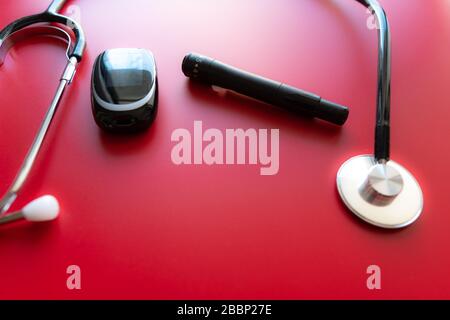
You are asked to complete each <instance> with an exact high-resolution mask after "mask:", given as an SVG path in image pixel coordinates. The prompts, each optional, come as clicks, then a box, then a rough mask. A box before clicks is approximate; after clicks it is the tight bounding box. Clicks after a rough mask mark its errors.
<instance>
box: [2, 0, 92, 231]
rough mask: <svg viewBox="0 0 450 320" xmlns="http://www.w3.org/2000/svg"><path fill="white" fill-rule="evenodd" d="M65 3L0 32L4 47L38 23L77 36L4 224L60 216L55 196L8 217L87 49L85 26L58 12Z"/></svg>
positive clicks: (6, 203)
mask: <svg viewBox="0 0 450 320" xmlns="http://www.w3.org/2000/svg"><path fill="white" fill-rule="evenodd" d="M64 3H65V1H61V0H57V1H53V2H52V4H51V5H50V7H49V8H48V9H47V10H46V11H45V12H43V13H40V14H36V15H31V16H27V17H24V18H21V19H18V20H16V21H14V22H12V23H10V24H9V25H8V26H6V28H4V29H3V30H1V31H0V46H2V45H7V43H5V40H6V39H7V38H9V36H11V35H13V34H15V33H16V32H17V31H20V30H22V29H24V28H27V27H30V26H32V25H34V24H38V23H47V24H46V26H48V23H52V22H54V23H60V24H64V25H65V26H67V27H69V28H70V29H72V30H73V33H74V35H75V44H74V47H73V48H71V46H70V41H69V49H68V50H69V51H68V58H69V60H68V61H67V64H66V67H65V69H64V72H63V74H62V76H61V78H60V81H59V85H58V87H57V89H56V93H55V95H54V97H53V100H52V102H51V104H50V106H49V107H48V110H47V113H46V114H45V117H44V120H43V121H42V124H41V126H40V128H39V130H38V132H37V134H36V137H35V139H34V141H33V143H32V145H31V147H30V149H29V151H28V153H27V155H26V157H25V159H24V161H23V163H22V166H21V167H20V169H19V171H18V173H17V175H16V177H15V178H14V180H13V182H12V184H11V186H10V187H9V190H8V192H7V193H6V195H5V196H4V197H3V198H2V199H0V224H3V223H8V222H12V221H15V220H18V219H21V218H25V219H27V220H29V221H49V220H53V219H55V218H56V217H57V216H58V213H59V205H58V201H57V200H56V198H54V197H53V196H45V197H41V198H38V199H36V200H35V201H32V202H31V203H30V204H29V205H27V206H25V207H24V208H23V209H22V210H21V211H18V212H13V213H10V214H7V211H8V210H9V208H10V206H11V205H12V203H13V202H14V200H15V199H16V197H17V195H18V193H19V191H20V190H21V188H22V186H23V184H24V183H25V181H26V179H27V177H28V175H29V173H30V171H31V169H32V167H33V164H34V162H35V160H36V157H37V155H38V153H39V151H40V148H41V146H42V144H43V142H44V139H45V136H46V134H47V132H48V129H49V127H50V124H51V122H52V120H53V116H54V114H55V112H56V110H57V108H58V105H59V103H60V101H61V98H62V96H63V94H64V91H65V89H66V87H67V86H68V85H69V84H70V83H71V81H72V79H73V76H74V75H75V69H76V65H77V63H78V62H79V61H80V60H81V58H82V55H83V52H84V49H85V46H86V41H85V38H84V33H83V30H82V28H81V26H80V25H79V24H78V23H77V22H76V21H74V20H72V19H70V18H69V17H65V16H63V15H60V14H58V13H57V11H58V10H60V9H61V8H62V6H63V5H64ZM49 28H50V27H49ZM57 29H61V28H57ZM61 32H62V33H63V34H64V33H65V31H63V30H62V29H61ZM66 35H67V34H66ZM69 38H70V36H69ZM3 48H6V47H3Z"/></svg>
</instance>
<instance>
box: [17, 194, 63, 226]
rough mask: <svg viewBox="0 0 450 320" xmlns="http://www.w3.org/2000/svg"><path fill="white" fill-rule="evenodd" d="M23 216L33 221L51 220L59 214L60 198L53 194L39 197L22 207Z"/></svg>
mask: <svg viewBox="0 0 450 320" xmlns="http://www.w3.org/2000/svg"><path fill="white" fill-rule="evenodd" d="M22 214H23V217H24V218H25V219H26V220H28V221H32V222H44V221H51V220H54V219H56V218H57V217H58V215H59V203H58V200H57V199H56V198H55V197H54V196H51V195H46V196H42V197H39V198H37V199H35V200H33V201H31V202H30V203H29V204H27V205H26V206H25V207H23V209H22Z"/></svg>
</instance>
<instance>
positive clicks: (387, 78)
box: [0, 0, 423, 228]
mask: <svg viewBox="0 0 450 320" xmlns="http://www.w3.org/2000/svg"><path fill="white" fill-rule="evenodd" d="M356 1H358V2H359V3H361V4H363V5H364V6H366V7H367V8H369V9H370V10H372V11H373V13H374V14H375V16H376V19H377V22H378V37H379V55H378V60H379V61H378V95H377V114H376V129H375V150H374V154H373V155H361V156H357V157H353V158H351V159H349V160H348V161H347V162H345V163H344V164H343V165H342V166H341V168H340V169H339V171H338V174H337V179H336V180H337V187H338V191H339V194H340V196H341V198H342V200H343V202H344V203H345V205H346V206H347V207H348V208H349V209H350V210H351V211H352V212H353V213H355V214H356V215H357V216H358V217H359V218H361V219H363V220H364V221H366V222H368V223H370V224H373V225H376V226H379V227H383V228H401V227H405V226H407V225H409V224H411V223H413V222H414V221H415V220H416V219H417V218H418V217H419V215H420V213H421V212H422V209H423V195H422V190H421V189H420V186H419V184H418V183H417V181H416V180H415V179H414V177H413V175H412V174H411V173H410V172H409V171H407V170H406V169H405V168H404V167H402V166H401V165H399V164H398V163H396V162H394V161H393V160H390V82H391V43H390V41H391V35H390V30H389V25H388V21H387V18H386V14H385V12H384V10H383V8H382V7H381V6H380V4H379V3H378V2H377V1H376V0H356ZM64 2H65V0H55V1H53V2H52V4H51V5H50V7H49V8H48V9H47V11H45V12H44V13H41V14H38V15H34V16H29V17H25V18H22V19H19V20H17V21H15V22H13V23H11V24H10V25H8V26H7V27H6V28H5V29H3V30H2V31H1V32H0V49H1V48H2V47H4V46H5V43H6V40H7V38H9V37H10V36H13V35H14V34H16V33H18V31H19V30H21V29H23V28H25V27H29V26H30V25H34V24H36V23H50V22H56V23H60V24H65V25H66V26H69V27H70V28H71V29H72V31H73V32H74V34H75V38H76V41H75V45H74V46H73V48H72V47H71V45H70V36H69V35H68V34H67V33H66V32H65V31H64V30H63V29H61V28H56V27H51V26H47V27H46V28H47V29H46V31H45V32H46V33H47V34H49V33H50V34H52V35H54V36H58V37H62V38H65V39H66V41H68V42H69V49H68V59H69V61H68V63H67V66H66V69H65V71H64V73H63V76H62V77H61V80H60V84H59V86H58V89H57V92H56V95H55V97H54V99H53V102H52V104H51V105H50V107H49V110H48V112H47V114H46V116H45V119H44V122H43V124H42V126H41V128H40V129H39V131H38V134H37V136H36V138H35V140H34V142H33V144H32V146H31V148H30V151H29V152H28V154H27V156H26V158H25V160H24V162H23V164H22V167H21V168H20V170H19V172H18V174H17V176H16V178H15V180H14V181H13V183H12V185H11V187H10V188H9V190H8V192H7V193H6V195H5V196H4V197H3V199H2V200H1V201H0V224H3V223H6V222H10V221H15V220H18V219H20V218H26V219H27V220H30V221H47V220H52V219H54V218H56V216H57V215H58V212H59V205H58V201H57V200H56V198H54V197H53V196H44V197H41V198H38V199H36V200H34V201H33V202H31V203H30V204H28V205H27V206H25V207H24V208H23V209H22V210H20V211H18V212H14V213H10V214H8V215H6V212H7V210H8V209H9V207H10V206H11V204H12V203H13V202H14V200H15V199H16V197H17V194H18V192H19V191H20V189H21V187H22V185H23V184H24V182H25V180H26V178H27V176H28V174H29V172H30V170H31V168H32V166H33V163H34V160H35V159H36V156H37V154H38V152H39V149H40V147H41V145H42V142H43V140H44V137H45V135H46V133H47V130H48V128H49V125H50V123H51V120H52V118H53V115H54V113H55V111H56V108H57V106H58V103H59V101H60V99H61V97H62V94H63V92H64V89H65V87H66V86H67V85H68V84H69V83H70V82H71V81H72V78H73V76H74V74H75V68H76V65H77V63H78V62H79V61H80V60H81V57H82V54H83V51H84V48H85V40H84V34H83V31H82V29H81V27H80V26H79V25H78V23H76V22H75V21H73V20H72V19H70V18H68V17H65V16H62V15H60V14H58V13H57V12H58V11H59V10H60V9H61V7H62V6H63V4H64ZM26 29H28V28H26Z"/></svg>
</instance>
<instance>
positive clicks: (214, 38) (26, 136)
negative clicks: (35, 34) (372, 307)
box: [0, 0, 450, 299]
mask: <svg viewBox="0 0 450 320" xmlns="http://www.w3.org/2000/svg"><path fill="white" fill-rule="evenodd" d="M48 2H49V1H48V0H35V1H31V0H17V1H1V2H0V25H1V26H4V25H6V24H7V23H9V22H10V21H12V20H14V19H17V18H19V17H21V16H24V15H28V14H32V13H35V12H39V11H41V10H43V9H45V8H46V7H47V6H48ZM381 2H382V4H383V6H384V7H385V10H386V12H387V14H388V17H389V19H390V23H391V28H392V38H393V39H392V41H393V69H392V78H393V79H392V157H393V159H395V160H396V161H397V162H399V163H401V164H403V165H404V166H405V167H406V168H408V169H409V170H410V171H412V172H413V173H414V174H415V176H416V178H417V179H418V180H419V181H420V183H421V186H422V188H423V192H424V199H425V207H424V212H423V215H422V216H421V218H420V219H419V220H418V222H416V223H415V224H414V225H412V226H411V227H409V228H407V229H404V230H400V231H383V230H380V229H377V228H374V227H371V226H368V225H366V224H364V223H362V222H360V221H359V220H357V219H356V218H354V217H353V216H352V214H351V213H349V211H348V210H346V208H345V207H344V205H343V204H342V203H341V201H340V199H339V196H338V194H337V191H336V186H335V177H336V172H337V170H338V168H339V166H340V165H341V164H342V163H343V162H344V161H345V160H346V159H348V158H349V157H350V156H354V155H358V154H364V153H370V152H371V151H372V141H373V122H374V114H375V94H376V79H377V78H376V70H377V68H376V62H377V60H376V59H377V36H376V32H375V31H371V30H369V29H368V28H366V20H367V19H368V17H369V14H368V13H367V12H366V10H365V9H364V8H363V7H362V6H361V5H359V4H357V3H356V1H352V0H336V1H327V0H323V1H317V0H301V1H298V0H277V1H275V0H249V1H239V0H215V1H208V0H195V1H185V0H164V1H162V0H161V1H144V0H133V1H120V0H98V1H87V0H73V1H70V2H69V6H70V5H75V6H78V7H79V9H80V11H79V12H80V13H81V20H82V24H83V27H84V29H85V32H86V36H87V40H88V48H87V51H86V56H85V59H84V60H83V63H82V64H81V65H80V67H79V69H78V72H77V75H76V78H75V82H74V83H73V85H71V87H70V88H69V90H68V91H67V94H66V96H65V98H64V101H63V103H62V104H61V106H60V109H59V110H58V113H57V115H56V118H55V121H54V124H53V126H52V127H51V131H50V133H49V135H48V137H47V140H46V142H45V145H44V147H43V150H42V153H41V154H40V156H39V158H38V161H37V163H36V166H35V168H34V170H33V172H32V174H31V176H30V179H29V180H28V182H27V184H26V186H25V188H24V190H23V192H22V194H21V195H20V197H19V199H18V200H17V202H16V204H15V206H14V207H15V208H19V207H20V206H21V205H24V204H25V203H26V202H28V201H29V200H30V199H33V198H34V197H36V196H39V195H42V194H47V193H50V194H55V195H57V197H58V199H59V200H60V202H61V206H62V213H61V217H60V218H59V220H57V221H55V222H54V223H49V224H30V223H26V222H20V223H16V224H10V225H7V226H2V227H0V298H1V299H16V298H25V299H36V298H38V299H41V298H44V299H47V298H57V299H94V298H102V299H109V298H113V299H116V298H126V299H128V298H129V299H208V298H233V299H246V298H253V299H312V298H320V299H322V298H323V299H331V298H333V299H334V298H337V299H347V298H358V299H391V298H447V299H448V298H450V273H449V270H450V254H449V253H450V251H449V245H450V232H449V228H450V214H449V212H450V202H449V200H448V190H449V189H448V181H450V171H449V169H448V163H449V162H450V148H449V142H448V136H449V133H450V126H449V124H448V123H449V120H448V119H449V118H450V95H449V94H448V90H449V86H450V59H449V56H450V42H449V39H450V19H449V17H450V2H449V1H447V0H427V1H425V0H408V1H406V0H402V1H397V0H382V1H381ZM75 9H76V8H75ZM66 10H67V6H66ZM70 11H72V12H74V7H72V8H70ZM75 11H76V10H75ZM114 47H145V48H148V49H150V50H152V51H153V52H154V54H155V56H156V59H157V63H158V69H159V85H160V104H159V114H158V116H157V120H156V122H155V123H154V125H153V126H152V127H151V129H150V130H149V131H148V132H147V133H145V134H143V135H140V136H136V137H118V136H110V135H107V134H104V133H102V132H101V131H100V129H98V128H97V126H96V125H95V122H94V120H93V117H92V115H91V110H90V75H91V68H92V64H93V62H94V59H95V57H96V56H97V55H98V54H99V53H100V52H102V51H103V50H105V49H107V48H114ZM190 51H195V52H199V53H202V54H206V55H209V56H212V57H215V58H217V59H220V60H222V61H225V62H227V63H230V64H233V65H236V66H238V67H241V68H243V69H247V70H250V71H253V72H256V73H259V74H262V75H265V76H267V77H270V78H274V79H277V80H280V81H283V82H286V83H289V84H291V85H294V86H297V87H301V88H303V89H305V90H309V91H312V92H315V93H318V94H320V95H322V96H323V97H325V98H327V99H329V100H332V101H336V102H339V103H342V104H345V105H348V106H350V107H351V114H350V118H349V120H348V122H347V124H346V125H345V126H344V127H343V128H341V129H340V128H337V127H334V126H331V125H327V124H325V123H321V122H319V121H309V120H304V119H298V118H293V117H291V116H290V115H289V114H287V113H285V112H282V111H279V110H276V109H273V108H270V107H266V106H264V105H262V104H259V103H257V102H253V101H249V100H246V99H243V98H241V97H233V96H226V97H220V96H218V95H217V94H216V93H214V92H213V91H211V90H207V89H206V88H205V87H203V86H199V85H195V84H190V83H189V82H188V80H187V79H186V78H185V77H184V76H183V74H182V73H181V61H182V59H183V57H184V55H185V54H186V53H187V52H190ZM64 63H65V61H64V54H63V49H62V47H60V46H59V45H58V44H57V43H55V42H54V41H51V40H42V39H39V40H38V39H33V40H29V41H27V42H23V43H21V44H20V45H17V46H16V47H15V48H14V49H13V50H12V51H11V53H10V55H9V57H8V58H7V60H6V62H5V64H4V65H3V66H2V67H1V68H0V86H1V87H0V88H1V95H0V106H1V108H0V136H1V138H0V166H1V171H0V192H2V193H3V192H4V191H6V189H7V187H8V184H9V182H10V181H11V179H12V178H13V177H14V175H15V172H16V170H17V168H18V167H19V165H20V163H21V161H22V159H23V156H24V154H25V153H26V151H27V148H28V146H29V144H30V142H31V140H32V138H33V136H34V134H35V130H36V129H37V127H38V125H39V123H40V119H41V117H42V116H43V115H44V112H45V110H46V108H47V105H48V103H49V101H50V99H51V97H52V95H53V93H54V90H55V88H56V84H57V81H58V79H59V76H60V74H61V72H62V68H63V66H64ZM194 120H202V121H203V125H204V127H205V128H219V129H225V128H240V127H242V128H257V129H258V128H279V129H280V171H279V173H278V175H275V176H260V175H259V167H258V166H206V165H203V166H176V165H174V164H172V162H171V158H170V153H171V148H172V147H173V145H174V143H172V142H171V140H170V136H171V133H172V131H173V130H175V129H177V128H188V129H191V130H192V127H193V121H194ZM72 264H76V265H79V266H80V267H81V270H82V290H80V291H70V290H68V289H67V288H66V278H67V274H66V267H67V266H69V265H72ZM371 264H377V265H379V266H380V267H381V269H382V290H378V291H370V290H368V289H367V287H366V278H367V274H366V268H367V266H369V265H371Z"/></svg>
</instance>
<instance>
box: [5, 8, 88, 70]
mask: <svg viewBox="0 0 450 320" xmlns="http://www.w3.org/2000/svg"><path fill="white" fill-rule="evenodd" d="M64 3H65V1H62V0H57V1H54V2H53V3H52V4H51V5H50V7H49V8H48V9H47V10H46V11H44V12H42V13H39V14H35V15H31V16H27V17H23V18H20V19H18V20H16V21H14V22H12V23H10V24H9V25H8V26H6V27H5V28H4V29H3V30H2V31H0V44H1V43H2V42H3V41H4V40H5V39H6V38H7V37H8V36H10V35H11V34H12V33H14V32H16V31H19V30H20V29H23V28H26V27H29V26H31V25H34V24H38V23H52V22H53V23H60V24H63V25H65V26H66V27H68V28H70V29H71V30H72V32H73V34H74V36H75V40H74V46H73V48H72V49H71V50H70V52H69V58H71V57H75V58H76V59H77V61H78V62H79V61H81V59H82V57H83V52H84V49H85V48H86V39H85V36H84V32H83V29H82V28H81V26H80V25H79V24H78V22H76V21H75V20H73V19H71V18H69V17H66V16H63V15H61V14H58V13H57V12H56V11H54V10H56V9H58V10H59V9H61V8H62V6H63V5H64Z"/></svg>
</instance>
